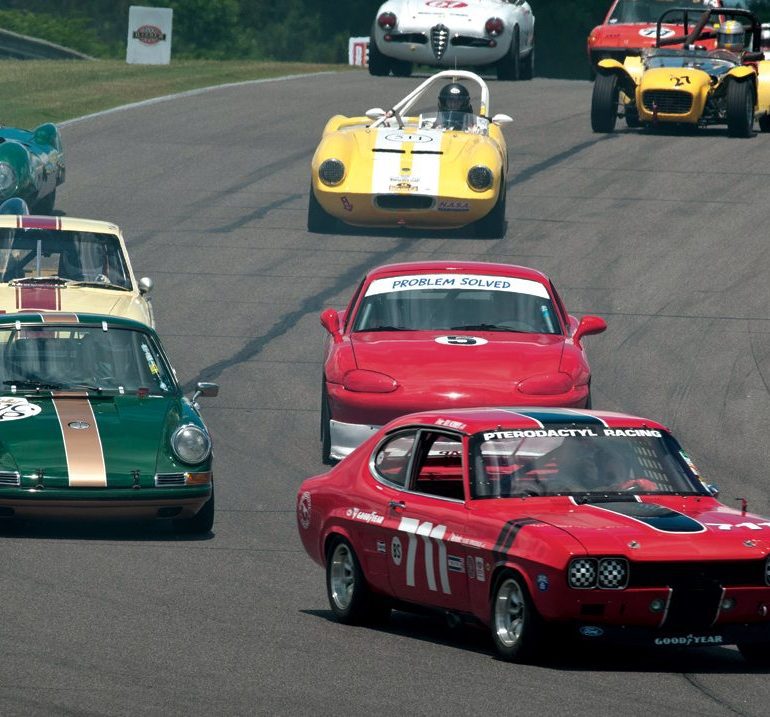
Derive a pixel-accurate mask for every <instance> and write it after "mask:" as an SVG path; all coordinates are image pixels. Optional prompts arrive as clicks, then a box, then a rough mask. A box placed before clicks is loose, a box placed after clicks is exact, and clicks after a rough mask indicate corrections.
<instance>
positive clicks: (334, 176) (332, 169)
mask: <svg viewBox="0 0 770 717" xmlns="http://www.w3.org/2000/svg"><path fill="white" fill-rule="evenodd" d="M344 176H345V165H344V164H343V163H342V162H340V160H339V159H325V160H324V161H323V162H321V166H320V167H319V168H318V178H319V179H320V180H321V181H322V182H323V183H324V184H328V185H329V186H330V187H333V186H335V185H336V184H339V183H340V182H341V181H342V179H343V178H344Z"/></svg>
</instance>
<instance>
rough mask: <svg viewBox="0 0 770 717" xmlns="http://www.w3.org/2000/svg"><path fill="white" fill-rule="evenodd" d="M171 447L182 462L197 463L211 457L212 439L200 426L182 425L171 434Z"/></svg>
mask: <svg viewBox="0 0 770 717" xmlns="http://www.w3.org/2000/svg"><path fill="white" fill-rule="evenodd" d="M171 449H172V450H173V451H174V455H176V457H177V458H178V459H179V460H180V461H182V463H188V464H190V465H195V464H197V463H203V461H205V460H206V459H207V458H208V457H209V454H210V453H211V439H210V438H209V437H208V434H207V433H206V432H205V431H203V430H201V429H200V428H198V426H193V425H187V426H180V427H179V428H177V429H176V431H174V435H173V436H171Z"/></svg>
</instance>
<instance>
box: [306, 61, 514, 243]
mask: <svg viewBox="0 0 770 717" xmlns="http://www.w3.org/2000/svg"><path fill="white" fill-rule="evenodd" d="M463 83H464V84H463ZM466 84H467V85H470V86H471V91H470V92H468V90H467V88H466V87H465V85H466ZM447 87H450V89H451V91H452V92H462V93H463V95H464V96H465V97H467V98H468V99H467V102H466V103H465V105H464V106H463V107H462V109H461V110H456V109H446V108H444V109H442V107H441V106H439V108H438V109H437V107H436V97H437V96H438V95H440V91H441V92H445V91H446V88H447ZM472 97H473V99H474V100H475V101H478V114H476V113H474V112H473V108H472V103H471V98H472ZM448 106H449V105H448ZM511 121H512V120H511V118H510V117H509V116H508V115H504V114H498V115H495V116H491V115H490V110H489V89H488V88H487V85H486V83H485V82H484V80H482V79H481V78H480V77H479V76H478V75H476V74H474V73H472V72H467V71H461V70H453V71H446V72H439V73H437V74H436V75H433V76H432V77H429V78H428V79H427V80H425V81H424V82H423V83H422V84H421V85H419V87H417V88H416V89H414V90H413V91H412V92H410V93H409V94H408V95H406V97H404V98H403V99H402V100H400V101H399V102H397V103H396V104H394V105H393V106H392V107H391V108H390V109H389V110H387V111H386V110H384V109H381V108H379V107H377V108H374V109H371V110H369V111H367V112H366V114H365V115H364V116H360V117H345V116H343V115H335V116H334V117H332V118H331V119H330V120H329V121H328V122H327V123H326V127H325V128H324V131H323V136H322V138H321V142H320V144H319V146H318V149H316V152H315V155H314V156H313V161H312V181H311V188H310V198H309V204H308V215H307V227H308V230H309V231H311V232H332V231H334V230H335V228H336V227H337V226H338V222H340V221H341V222H344V223H345V224H349V225H353V226H358V227H394V228H395V227H417V228H424V229H453V228H459V227H464V226H468V225H472V226H473V229H474V232H475V233H476V235H477V236H482V237H500V236H503V234H504V233H505V190H506V187H505V175H506V171H507V165H508V153H507V150H506V146H505V140H504V138H503V133H502V131H501V125H503V124H505V123H507V122H511Z"/></svg>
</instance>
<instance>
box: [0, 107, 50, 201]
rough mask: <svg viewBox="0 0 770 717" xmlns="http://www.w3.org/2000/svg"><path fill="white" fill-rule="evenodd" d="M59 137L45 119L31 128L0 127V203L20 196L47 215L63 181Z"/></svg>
mask: <svg viewBox="0 0 770 717" xmlns="http://www.w3.org/2000/svg"><path fill="white" fill-rule="evenodd" d="M64 175H65V166H64V151H63V150H62V143H61V136H60V135H59V130H58V129H57V128H56V125H54V124H51V123H50V122H46V123H45V124H41V125H40V126H39V127H36V128H35V129H33V130H26V129H16V128H15V127H0V202H3V201H5V200H6V199H10V198H11V197H20V198H21V199H23V200H24V201H26V202H27V204H29V205H30V207H31V208H32V210H33V211H34V212H35V213H37V214H50V213H51V212H52V211H53V208H54V204H55V203H56V189H57V187H58V186H59V185H60V184H61V183H62V182H64Z"/></svg>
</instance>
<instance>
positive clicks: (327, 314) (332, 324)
mask: <svg viewBox="0 0 770 717" xmlns="http://www.w3.org/2000/svg"><path fill="white" fill-rule="evenodd" d="M321 326H323V327H324V328H325V329H326V330H327V331H328V332H329V333H330V334H331V336H332V338H333V339H334V343H338V342H339V341H341V340H342V332H341V329H340V314H339V311H337V310H336V309H324V310H323V311H322V312H321Z"/></svg>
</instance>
